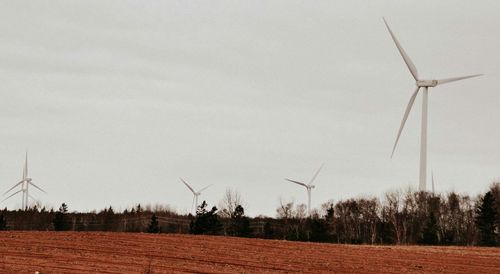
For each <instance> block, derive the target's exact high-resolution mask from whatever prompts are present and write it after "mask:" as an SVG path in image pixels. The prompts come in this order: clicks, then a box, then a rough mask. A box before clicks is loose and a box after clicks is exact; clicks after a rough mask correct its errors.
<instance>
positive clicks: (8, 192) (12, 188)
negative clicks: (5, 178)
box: [2, 180, 24, 195]
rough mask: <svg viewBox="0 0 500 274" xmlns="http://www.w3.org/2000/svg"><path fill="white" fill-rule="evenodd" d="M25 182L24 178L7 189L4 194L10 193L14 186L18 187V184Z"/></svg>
mask: <svg viewBox="0 0 500 274" xmlns="http://www.w3.org/2000/svg"><path fill="white" fill-rule="evenodd" d="M23 182H24V180H22V181H20V182H19V183H17V184H15V185H14V186H13V187H11V188H9V190H7V191H5V192H4V193H3V194H2V195H5V194H7V193H9V192H10V191H11V190H13V189H14V188H16V186H18V185H20V184H22V183H23Z"/></svg>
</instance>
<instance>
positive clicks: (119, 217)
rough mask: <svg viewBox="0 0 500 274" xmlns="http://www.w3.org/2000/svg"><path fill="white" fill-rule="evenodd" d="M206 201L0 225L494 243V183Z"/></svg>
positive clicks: (499, 197)
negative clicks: (440, 190)
mask: <svg viewBox="0 0 500 274" xmlns="http://www.w3.org/2000/svg"><path fill="white" fill-rule="evenodd" d="M219 207H220V208H221V209H220V210H219V209H218V208H217V207H216V206H212V207H210V206H209V205H208V203H207V202H206V201H203V203H202V204H201V205H200V206H198V208H197V211H196V214H194V215H192V214H188V215H182V214H177V213H176V212H174V211H173V210H170V209H169V208H167V207H161V206H157V207H150V206H149V207H145V208H143V207H141V205H137V206H135V207H133V208H130V209H126V210H124V211H122V212H115V210H114V209H113V208H112V207H109V208H105V209H103V210H101V211H99V212H89V213H78V212H69V209H68V205H66V204H64V203H63V204H62V205H61V207H60V208H59V209H58V210H53V209H50V210H47V209H45V208H43V207H42V208H38V207H36V206H34V207H31V208H29V209H28V210H25V211H21V210H17V211H9V210H7V209H4V210H2V211H0V230H7V229H12V230H55V231H67V230H70V231H117V232H149V233H185V234H187V233H191V234H205V235H225V236H236V237H256V238H266V239H284V240H291V241H313V242H328V243H348V244H399V245H414V244H424V245H469V246H470V245H483V246H499V245H500V183H494V184H492V185H491V186H490V188H489V189H488V191H487V192H486V193H484V194H482V195H478V196H477V197H470V196H468V195H462V194H457V193H455V192H450V193H447V194H434V193H430V192H419V191H412V190H406V191H391V192H387V193H385V195H384V197H383V198H382V199H378V198H351V199H347V200H341V201H338V202H336V203H334V202H333V201H328V202H326V203H324V204H323V205H322V206H321V208H319V209H315V210H313V213H312V214H311V216H307V211H306V206H305V205H303V204H295V203H294V202H284V201H281V202H280V205H279V207H278V208H277V209H276V216H275V217H274V218H271V217H265V216H257V217H254V218H250V217H248V216H246V215H245V210H244V203H243V201H242V199H241V195H240V194H239V193H238V192H236V191H234V190H228V191H227V192H226V195H225V197H224V199H223V201H222V202H221V203H220V204H219Z"/></svg>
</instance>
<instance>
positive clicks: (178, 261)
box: [0, 231, 500, 273]
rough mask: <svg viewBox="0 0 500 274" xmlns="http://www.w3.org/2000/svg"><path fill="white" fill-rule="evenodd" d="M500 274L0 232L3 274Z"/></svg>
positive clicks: (339, 248) (323, 255) (415, 263)
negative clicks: (37, 273)
mask: <svg viewBox="0 0 500 274" xmlns="http://www.w3.org/2000/svg"><path fill="white" fill-rule="evenodd" d="M35 271H39V272H40V273H500V248H482V247H481V248H480V247H427V246H367V245H338V244H318V243H302V242H289V241H279V240H262V239H244V238H232V237H217V236H191V235H177V234H155V235H152V234H142V233H104V232H17V231H16V232H12V231H8V232H0V273H35Z"/></svg>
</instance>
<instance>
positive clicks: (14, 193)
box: [2, 189, 23, 203]
mask: <svg viewBox="0 0 500 274" xmlns="http://www.w3.org/2000/svg"><path fill="white" fill-rule="evenodd" d="M21 191H23V190H22V189H21V190H18V191H16V192H14V193H12V194H11V195H10V196H9V197H7V198H5V199H3V200H2V203H3V202H5V201H6V200H7V199H9V198H10V197H12V196H14V195H16V194H17V193H19V192H21Z"/></svg>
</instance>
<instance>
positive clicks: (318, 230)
mask: <svg viewBox="0 0 500 274" xmlns="http://www.w3.org/2000/svg"><path fill="white" fill-rule="evenodd" d="M309 226H310V228H311V235H310V238H309V240H310V241H312V242H328V241H329V238H330V237H329V234H328V222H327V221H326V219H322V218H319V217H318V216H315V217H312V218H309Z"/></svg>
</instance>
